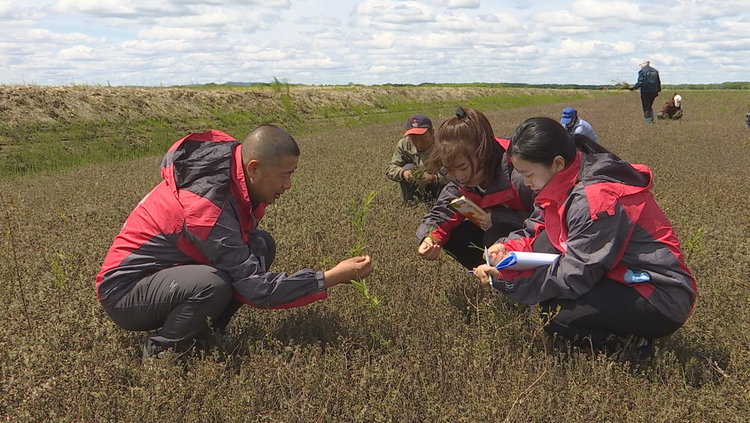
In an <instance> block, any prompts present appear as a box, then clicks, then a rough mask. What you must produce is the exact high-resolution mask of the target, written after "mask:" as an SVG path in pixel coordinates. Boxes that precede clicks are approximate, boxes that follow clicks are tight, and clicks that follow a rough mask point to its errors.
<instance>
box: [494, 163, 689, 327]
mask: <svg viewBox="0 0 750 423" xmlns="http://www.w3.org/2000/svg"><path fill="white" fill-rule="evenodd" d="M652 186H653V180H652V176H651V171H650V170H649V169H648V167H646V166H644V165H631V164H629V163H627V162H625V161H622V160H620V159H619V158H617V157H616V156H614V155H611V154H582V153H578V154H577V156H576V158H575V159H574V160H573V161H572V162H571V163H569V164H568V166H567V167H566V168H565V169H563V170H562V171H560V172H558V173H557V174H555V176H554V177H552V180H550V182H549V183H548V184H547V185H546V186H545V187H544V188H543V189H542V191H541V192H540V193H539V194H538V195H537V197H536V200H535V202H536V208H535V210H534V213H533V214H532V216H531V217H530V218H529V219H528V220H527V221H526V223H525V228H524V229H522V230H519V231H516V232H514V233H512V234H510V236H509V237H508V238H507V239H501V240H500V241H498V242H499V243H503V244H505V248H506V249H507V250H508V251H533V244H534V241H535V240H536V237H537V236H539V235H540V234H541V233H542V231H545V234H546V236H547V237H548V238H549V242H550V243H551V244H552V245H553V246H554V247H555V248H556V249H557V250H559V251H561V252H562V255H561V256H560V258H558V259H557V260H556V261H555V262H554V263H553V264H551V265H550V266H545V267H541V268H538V269H536V270H527V271H523V272H514V271H509V270H504V271H501V272H500V277H501V278H502V279H503V280H504V281H505V282H504V283H503V281H499V282H500V283H495V287H496V288H498V289H500V290H501V291H503V292H504V293H505V294H506V295H507V296H508V297H510V298H511V299H513V300H515V301H518V302H521V303H525V304H536V303H539V302H542V301H545V300H548V299H551V298H565V299H575V298H578V297H580V296H582V295H584V294H585V293H586V292H588V291H589V290H590V289H591V288H592V287H593V286H594V284H596V283H597V282H598V281H599V280H600V279H602V278H603V277H606V278H609V279H613V280H615V281H617V282H620V283H623V284H626V285H629V286H631V287H633V289H635V290H637V291H638V292H639V293H640V294H641V295H642V296H643V297H644V298H646V299H647V300H648V301H649V302H650V303H651V304H653V305H654V306H655V307H656V308H657V309H658V310H659V311H660V312H662V313H663V314H664V315H665V316H667V317H669V318H670V319H672V320H674V321H675V322H680V323H681V322H684V321H685V320H686V319H687V318H688V316H689V315H690V312H691V311H692V308H693V304H694V302H695V296H696V293H697V288H696V285H695V279H693V276H692V274H691V273H690V271H689V270H688V268H687V267H686V266H685V262H684V260H683V257H682V251H681V249H680V244H679V242H678V240H677V236H676V234H675V232H674V229H673V228H672V225H671V223H670V222H669V219H667V217H666V215H665V214H664V212H663V211H662V209H661V208H660V207H659V206H658V204H656V200H655V199H654V196H653V194H652V193H651V191H650V190H651V188H652ZM542 236H545V235H542ZM629 270H630V271H631V272H628V271H629ZM633 272H635V273H636V274H639V275H643V272H646V273H648V276H649V277H650V281H642V282H634V279H633V278H631V277H629V276H628V275H627V274H632V273H633ZM644 279H645V278H644Z"/></svg>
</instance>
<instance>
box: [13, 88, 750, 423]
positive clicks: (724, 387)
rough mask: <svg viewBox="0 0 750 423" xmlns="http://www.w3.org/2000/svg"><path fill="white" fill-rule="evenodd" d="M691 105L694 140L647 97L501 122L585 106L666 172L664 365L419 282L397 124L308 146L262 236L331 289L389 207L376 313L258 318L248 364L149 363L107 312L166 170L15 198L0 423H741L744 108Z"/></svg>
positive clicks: (245, 349)
mask: <svg viewBox="0 0 750 423" xmlns="http://www.w3.org/2000/svg"><path fill="white" fill-rule="evenodd" d="M668 94H669V93H665V94H664V95H662V96H660V97H659V98H657V100H656V104H655V106H656V107H657V109H658V107H660V106H661V104H662V103H663V101H665V100H666V97H667V96H668ZM681 94H682V96H683V98H684V109H685V114H684V119H683V121H682V122H681V123H680V122H663V121H659V122H656V123H654V124H652V125H647V124H646V123H645V122H644V120H643V118H642V113H641V111H640V101H639V98H638V94H637V93H623V94H622V95H617V96H611V97H608V98H597V99H590V100H582V101H576V102H572V103H570V104H562V103H558V104H552V105H546V106H533V107H526V108H519V109H512V110H504V111H487V115H488V117H489V118H490V121H491V122H492V124H493V127H494V128H495V131H496V135H498V136H509V135H510V134H511V133H512V131H513V129H514V128H515V127H516V126H517V125H518V124H519V123H521V122H522V121H523V120H524V119H526V118H528V117H532V116H550V117H553V118H559V113H560V111H561V110H562V109H563V108H564V107H565V106H568V105H572V106H574V107H576V108H577V109H578V111H579V115H580V116H581V117H583V118H584V119H586V120H588V121H589V122H590V123H591V124H592V125H593V127H594V129H595V130H596V131H597V133H598V135H599V138H600V140H601V142H602V144H603V145H605V146H606V147H608V148H610V149H612V150H613V151H614V152H616V153H618V154H619V155H620V156H621V157H623V158H625V159H627V160H629V161H631V162H633V163H645V164H647V165H648V166H650V167H651V169H652V171H653V173H654V178H655V190H654V192H655V195H656V198H657V200H658V202H659V204H660V205H661V206H662V207H663V208H664V209H665V210H666V213H667V215H668V216H669V218H670V219H671V221H672V222H673V224H674V226H675V228H676V230H677V233H678V235H679V237H680V241H681V243H682V246H683V249H684V250H685V253H686V256H687V264H688V266H689V267H690V269H691V270H692V272H693V273H694V275H695V276H696V279H697V282H698V289H699V296H698V300H697V302H696V306H695V310H694V313H693V315H692V317H691V318H690V319H689V320H688V322H687V323H686V324H685V326H684V327H683V328H681V329H680V330H679V331H677V332H676V333H675V334H674V335H672V336H670V337H668V338H665V339H660V340H658V341H657V344H656V345H657V352H656V356H655V358H654V359H653V360H652V361H651V362H649V363H645V364H644V363H639V364H634V363H631V362H628V361H624V360H621V359H617V358H614V357H605V356H601V355H596V356H591V355H589V354H585V353H580V352H577V351H572V352H568V351H559V350H551V349H550V348H549V347H548V345H547V343H546V342H545V340H546V337H545V334H544V332H543V330H542V322H541V320H540V318H539V315H538V312H537V310H536V309H535V308H534V307H519V306H515V305H512V304H509V303H507V302H506V301H504V300H503V299H502V298H497V297H496V296H494V295H493V294H492V293H491V292H490V291H489V289H488V288H486V287H479V286H477V283H476V280H475V279H474V278H472V277H470V276H469V275H467V274H466V272H465V271H464V270H463V269H462V268H461V267H460V266H459V265H457V264H456V263H454V262H453V261H452V260H451V259H450V258H448V257H446V256H443V257H441V259H440V260H439V261H438V262H425V261H422V260H420V259H419V258H418V257H417V255H416V239H415V236H414V233H415V229H416V227H417V225H418V224H419V222H420V219H421V217H422V215H423V214H424V213H425V208H424V207H422V206H420V207H405V206H402V205H401V200H400V192H399V190H398V186H397V184H395V183H393V182H390V181H388V180H386V179H385V177H384V175H383V169H384V165H385V163H386V161H387V160H388V159H389V158H390V156H391V154H392V152H393V148H394V146H395V143H396V141H398V139H399V138H400V137H401V134H402V133H403V128H402V124H401V123H393V124H381V125H372V126H364V127H357V128H340V129H337V130H329V131H325V132H319V133H315V134H311V135H305V136H299V137H298V142H299V144H300V148H301V150H302V156H301V160H300V166H299V169H298V171H297V173H296V174H295V176H294V178H293V187H292V189H291V190H290V191H288V192H287V193H286V194H284V196H282V197H281V199H280V200H279V201H278V202H277V204H276V205H274V206H272V207H269V209H268V212H267V214H266V217H265V218H264V219H263V221H262V222H261V227H262V228H264V229H266V230H268V231H269V232H271V233H272V234H273V235H274V237H275V238H276V240H277V242H278V256H277V262H276V263H275V264H274V267H275V270H276V271H290V272H293V271H296V270H298V269H299V268H302V267H312V268H317V269H322V268H323V267H324V266H326V265H330V264H331V263H335V262H337V261H338V260H341V259H343V258H345V257H346V256H347V254H348V252H349V251H350V250H351V248H352V247H353V246H354V245H355V243H357V241H358V237H359V234H358V233H357V232H356V231H355V230H354V228H352V226H351V223H350V221H349V219H350V215H351V205H352V201H359V202H361V201H362V200H363V199H364V198H365V197H366V196H367V195H368V194H369V193H370V192H371V191H375V192H376V193H377V195H376V196H375V197H374V199H373V201H372V204H371V206H370V209H369V211H368V214H367V216H366V220H365V224H364V244H363V247H362V251H363V253H367V254H370V255H371V256H372V257H373V261H374V264H375V271H374V272H373V274H372V276H371V277H370V278H369V279H368V288H369V290H370V292H371V293H372V294H374V295H376V296H377V297H378V299H380V301H381V303H380V305H378V306H376V307H377V312H375V313H373V312H371V310H370V308H371V307H372V306H369V305H368V304H367V300H366V299H364V298H363V297H362V296H360V295H358V294H357V293H356V292H355V291H354V289H353V288H351V287H349V286H338V287H335V288H334V289H332V290H331V292H330V294H329V298H328V299H327V300H324V301H319V302H316V303H314V304H311V305H309V306H306V307H303V308H298V309H291V310H276V311H264V310H256V309H251V308H249V307H245V308H243V309H242V310H240V312H239V313H238V315H237V317H236V319H235V320H234V321H233V323H232V326H231V330H230V334H231V336H232V337H233V338H234V339H235V340H236V341H237V342H238V344H239V346H238V348H237V349H236V350H234V351H230V352H227V351H219V350H218V349H213V350H210V351H205V352H200V353H196V354H194V355H192V356H190V357H188V358H187V359H186V360H185V362H184V364H180V365H170V364H168V363H167V362H165V361H158V360H154V361H151V362H148V363H145V364H144V363H142V362H141V357H140V353H141V345H142V342H143V338H144V334H143V333H134V332H128V331H125V330H122V329H120V328H118V327H117V326H116V325H115V324H114V323H113V322H111V321H110V320H109V319H108V317H107V316H106V315H105V313H104V312H103V310H102V308H101V307H100V305H99V304H98V302H97V300H96V294H95V292H94V278H95V275H96V273H97V272H98V270H99V267H100V265H101V262H102V260H103V259H104V256H105V254H106V252H107V249H108V247H109V245H110V243H111V241H112V238H113V237H114V236H115V234H116V233H117V232H118V231H119V229H120V227H121V226H122V224H123V222H124V221H125V219H126V217H127V216H128V214H129V213H130V211H131V210H132V209H133V207H134V206H135V205H136V203H137V202H138V201H139V200H140V199H141V197H142V196H143V195H145V194H146V193H147V192H148V191H149V190H150V189H151V188H152V187H153V186H154V185H156V184H157V183H158V182H159V180H160V179H159V170H158V165H159V162H160V160H161V158H160V157H147V158H142V159H138V160H133V161H127V162H117V163H110V164H100V165H88V166H84V167H78V168H75V169H72V170H67V171H61V172H54V173H46V174H38V175H33V176H17V177H6V178H2V179H0V193H2V197H3V200H4V204H3V206H4V207H3V208H2V209H0V216H2V219H0V222H1V223H2V226H1V227H2V235H1V236H0V275H1V279H0V280H1V281H2V285H0V302H1V303H2V305H3V311H4V314H5V316H4V317H3V319H2V320H0V393H1V394H0V420H5V421H9V422H26V421H28V422H32V421H65V422H70V421H83V422H99V421H139V422H151V421H165V420H169V421H192V422H225V421H226V422H235V421H238V422H240V421H274V422H277V421H285V422H286V421H288V422H328V421H364V422H374V421H394V422H421V421H425V422H437V421H441V422H442V421H445V422H456V421H467V422H482V421H510V422H527V421H543V422H546V421H561V422H567V421H645V422H656V421H658V422H684V421H696V422H707V421H727V422H747V421H748V420H750V276H748V273H749V272H750V170H749V169H748V163H749V162H750V160H749V159H750V130H746V129H745V127H744V113H745V112H746V106H747V102H748V98H747V94H746V93H744V92H728V91H695V92H682V93H681ZM436 121H437V122H436V124H439V121H440V119H436ZM201 129H202V130H207V129H212V128H201ZM215 129H221V128H215ZM251 129H252V128H249V127H248V128H247V130H246V131H245V132H243V133H231V135H233V136H234V137H236V138H240V139H241V138H243V137H244V136H245V135H246V132H247V131H249V130H251Z"/></svg>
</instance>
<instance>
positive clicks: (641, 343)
mask: <svg viewBox="0 0 750 423" xmlns="http://www.w3.org/2000/svg"><path fill="white" fill-rule="evenodd" d="M654 352H655V345H654V340H653V339H649V338H640V339H638V340H637V341H636V344H635V348H634V349H633V358H634V359H636V360H639V361H642V360H648V359H649V358H653V357H654Z"/></svg>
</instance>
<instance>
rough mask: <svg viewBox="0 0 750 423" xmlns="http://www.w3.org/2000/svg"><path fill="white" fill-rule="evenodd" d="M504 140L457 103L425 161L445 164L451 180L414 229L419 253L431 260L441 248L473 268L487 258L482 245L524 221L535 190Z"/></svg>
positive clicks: (478, 114)
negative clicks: (527, 183)
mask: <svg viewBox="0 0 750 423" xmlns="http://www.w3.org/2000/svg"><path fill="white" fill-rule="evenodd" d="M508 144H509V141H508V140H506V139H501V138H495V135H494V134H493V131H492V126H491V125H490V122H489V120H487V117H486V116H485V115H484V114H482V113H481V112H479V111H476V110H474V109H462V108H460V107H459V108H458V109H457V110H456V115H455V116H453V117H451V118H450V119H447V120H446V121H445V122H443V124H442V125H440V129H439V130H438V134H437V140H436V142H435V144H434V145H433V147H432V153H431V155H430V158H429V160H428V163H427V166H428V169H432V170H437V169H441V168H445V169H446V170H447V172H448V175H449V176H450V182H449V183H448V184H447V185H446V186H445V188H443V190H442V191H441V192H440V195H439V197H438V199H437V201H436V202H435V205H434V206H433V208H432V210H430V212H429V213H428V214H427V216H425V217H424V219H423V221H422V224H421V225H420V226H419V228H418V229H417V240H418V241H419V242H420V245H419V247H418V249H417V253H418V254H419V255H420V256H421V257H422V258H424V259H426V260H435V259H437V258H438V257H439V255H440V251H441V250H445V251H447V252H448V253H450V254H451V255H452V256H453V257H454V258H455V259H456V260H457V261H458V262H459V263H461V264H462V265H463V266H464V267H466V268H467V269H472V268H474V267H476V266H478V265H480V264H482V263H484V262H485V260H484V247H486V246H490V245H492V244H494V243H495V241H497V240H498V239H499V238H501V237H504V236H507V235H508V234H509V233H510V232H512V231H515V230H517V229H520V228H521V227H522V225H523V221H524V219H526V218H527V217H529V215H530V213H531V210H532V209H533V193H532V192H531V190H530V189H528V188H527V187H526V186H524V184H523V178H522V177H521V175H519V174H518V173H517V172H515V171H514V170H513V165H512V164H511V162H510V160H509V159H508V157H507V156H506V155H505V150H506V148H507V146H508ZM451 203H453V204H451ZM462 211H463V213H462ZM467 217H468V218H467Z"/></svg>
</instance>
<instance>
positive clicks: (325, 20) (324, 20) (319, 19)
mask: <svg viewBox="0 0 750 423" xmlns="http://www.w3.org/2000/svg"><path fill="white" fill-rule="evenodd" d="M297 23H299V24H306V25H320V26H339V25H341V21H339V20H338V19H336V18H335V17H333V16H325V15H318V16H303V17H301V18H299V19H297Z"/></svg>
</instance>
